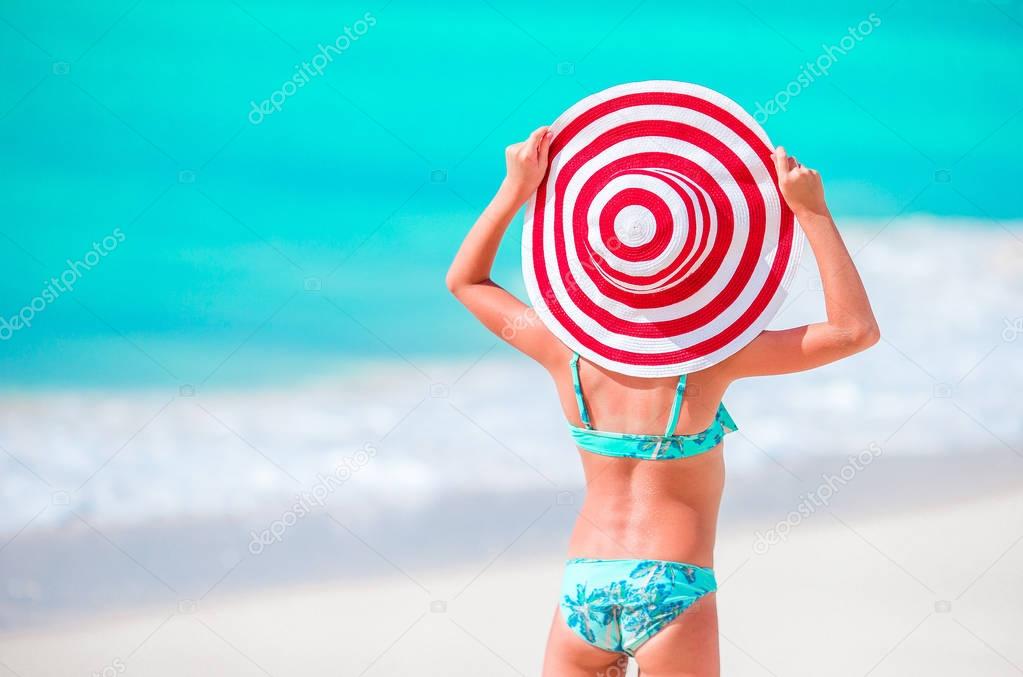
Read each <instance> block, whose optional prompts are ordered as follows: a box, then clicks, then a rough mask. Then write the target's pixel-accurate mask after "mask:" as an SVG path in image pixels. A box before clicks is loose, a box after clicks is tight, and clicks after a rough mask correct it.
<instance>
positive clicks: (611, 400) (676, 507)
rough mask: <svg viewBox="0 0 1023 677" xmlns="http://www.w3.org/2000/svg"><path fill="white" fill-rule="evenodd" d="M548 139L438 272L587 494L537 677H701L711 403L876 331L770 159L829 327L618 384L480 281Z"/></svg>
mask: <svg viewBox="0 0 1023 677" xmlns="http://www.w3.org/2000/svg"><path fill="white" fill-rule="evenodd" d="M551 138H552V135H551V133H550V132H549V131H548V129H547V128H546V127H541V128H539V129H537V130H536V131H535V132H533V133H532V134H531V135H530V136H529V138H528V139H526V140H525V141H523V142H522V143H517V144H514V145H512V146H509V147H508V148H507V150H506V152H505V156H506V161H507V176H506V177H505V179H504V181H503V182H502V184H501V187H500V189H499V190H498V191H497V194H496V196H495V197H494V199H493V200H492V201H491V202H490V204H489V205H488V206H487V208H486V209H485V210H484V211H483V214H482V215H481V216H480V217H479V219H478V220H477V221H476V224H475V225H474V226H473V227H472V230H470V231H469V234H468V235H467V236H466V238H465V241H464V242H463V243H462V246H461V248H460V249H459V251H458V254H457V255H456V256H455V260H454V261H453V262H452V264H451V268H450V270H449V271H448V274H447V285H448V289H450V290H451V293H452V294H454V295H455V296H456V297H457V298H458V300H459V301H461V302H462V303H463V304H464V305H465V307H466V308H468V309H469V311H470V312H472V314H473V315H475V316H476V317H477V319H479V321H480V322H482V323H483V324H484V325H485V326H486V327H487V328H488V329H490V330H491V331H492V332H494V333H495V334H497V335H498V336H500V337H501V338H502V339H504V340H506V341H507V342H508V343H510V344H511V345H512V346H514V347H515V348H516V349H518V350H520V351H522V352H523V353H525V354H526V355H528V356H529V357H531V358H533V359H534V360H536V361H537V362H539V363H540V364H542V365H543V366H544V367H545V368H546V369H547V371H548V372H549V373H550V375H551V378H552V379H553V380H554V384H555V387H556V388H557V392H558V395H559V398H560V400H561V406H562V409H563V410H564V415H565V417H566V418H567V419H568V421H569V423H570V431H571V433H572V437H573V439H574V441H575V442H576V445H577V447H578V448H579V454H580V457H581V458H582V464H583V471H584V474H585V478H586V485H587V496H586V499H585V501H584V503H583V506H582V509H581V510H580V513H579V519H578V521H577V522H576V525H575V528H574V530H573V533H572V537H571V540H570V543H569V553H568V554H569V557H570V558H571V559H570V560H569V561H568V565H567V567H566V570H565V576H564V586H563V590H562V592H563V595H562V599H561V602H560V604H559V605H558V608H557V609H556V610H555V614H554V622H553V624H552V625H551V630H550V635H549V639H548V643H547V652H546V656H545V659H544V672H543V674H544V675H547V676H551V677H584V676H588V677H596V676H597V675H608V674H615V673H614V672H613V669H614V668H615V667H616V666H618V669H619V670H620V671H621V672H619V673H618V674H624V670H622V666H623V665H624V656H634V657H635V659H636V660H637V662H638V663H639V668H640V672H641V673H642V675H643V677H667V676H669V675H670V676H672V677H675V676H678V675H691V676H694V677H697V676H698V677H713V676H716V675H718V674H719V657H718V630H717V608H716V604H715V595H714V591H715V590H716V583H715V580H714V573H713V565H714V539H715V531H716V528H717V516H718V507H719V504H720V501H721V493H722V489H723V486H724V460H723V458H722V438H723V436H724V435H725V434H726V433H728V432H731V431H732V430H735V429H736V424H735V423H734V422H733V421H732V419H731V417H730V416H729V414H728V412H727V410H726V409H725V408H724V406H723V405H722V404H721V399H722V396H723V395H724V393H725V391H726V390H727V388H728V386H729V385H730V384H731V383H732V382H733V381H735V380H737V379H740V378H747V377H750V376H766V375H769V374H786V373H791V372H796V371H803V370H806V369H812V368H814V367H819V366H821V365H825V364H828V363H829V362H834V361H836V360H839V359H841V358H843V357H847V356H849V355H852V354H854V353H857V352H859V351H861V350H864V349H866V348H868V347H870V346H872V345H874V344H875V343H876V342H877V341H878V339H879V338H880V334H879V333H878V328H877V323H876V322H875V320H874V315H873V312H872V311H871V308H870V302H869V301H868V299H867V294H866V292H865V291H864V289H863V284H862V283H861V281H860V278H859V275H858V273H857V271H856V267H855V265H854V264H853V261H852V258H851V257H850V256H849V252H848V251H847V250H846V247H845V244H844V243H843V242H842V238H841V236H840V235H839V233H838V229H837V228H836V226H835V222H834V221H833V220H832V218H831V214H830V213H829V211H828V206H827V204H826V203H825V200H824V188H823V185H822V183H821V178H820V176H819V175H818V173H817V172H816V171H815V170H813V169H810V168H808V167H803V166H802V165H800V164H799V162H797V161H796V159H795V158H794V157H789V156H788V155H787V154H786V152H785V149H784V148H782V147H780V146H779V147H778V148H777V149H776V151H775V152H774V154H773V156H772V157H773V159H774V163H775V168H776V170H777V173H778V183H779V186H780V188H781V193H782V196H783V197H784V199H785V201H786V202H787V203H788V206H789V207H790V208H791V209H792V211H793V212H794V213H795V216H796V218H797V219H798V221H799V223H800V224H801V225H802V227H803V230H804V231H805V233H806V237H807V240H808V241H809V244H810V247H811V248H812V250H813V253H814V256H815V257H816V259H817V264H818V267H819V269H820V274H821V281H822V284H823V289H824V301H825V308H826V310H827V320H826V321H824V322H818V323H816V324H810V325H806V326H803V327H795V328H792V329H784V330H780V331H764V332H762V333H761V334H759V335H758V336H757V337H756V338H755V339H754V340H753V341H752V342H750V343H749V344H748V345H746V346H745V347H744V348H742V349H741V350H739V351H738V352H737V353H735V354H734V355H732V356H731V357H729V358H727V359H725V360H724V361H722V362H720V363H718V364H715V365H714V366H712V367H709V368H707V369H704V370H702V371H698V372H694V373H691V374H688V375H687V376H686V377H685V378H675V377H670V378H652V379H648V378H639V377H633V376H625V375H622V374H618V373H615V372H611V371H608V370H606V369H604V368H602V367H599V366H597V365H595V364H592V363H590V362H586V361H583V360H580V359H579V356H578V355H575V354H573V353H572V351H571V350H570V349H569V348H568V347H566V346H565V345H564V344H562V343H561V342H560V341H559V340H558V339H557V338H556V337H555V336H554V335H553V334H552V333H551V332H550V331H549V330H548V329H547V328H546V327H545V326H544V325H543V324H542V323H541V322H540V321H539V320H538V319H537V317H536V314H535V313H534V312H533V311H532V309H531V308H529V307H527V306H526V305H525V304H524V303H523V302H522V301H520V300H519V299H517V298H515V297H514V296H512V295H511V294H509V293H508V292H507V291H505V290H504V289H503V288H501V287H500V286H498V285H497V284H496V283H494V282H493V281H492V280H491V279H490V272H491V267H492V265H493V262H494V256H495V254H496V253H497V248H498V245H499V244H500V242H501V238H502V237H503V236H504V233H505V230H506V229H507V228H508V224H509V223H510V222H511V220H512V218H513V217H514V216H515V214H516V213H517V212H518V210H519V208H520V207H522V205H523V204H524V203H525V202H526V201H527V200H528V199H529V197H530V195H532V194H533V192H534V191H535V190H536V189H537V187H538V186H539V184H540V182H541V180H542V179H543V177H544V175H545V173H546V171H547V156H548V150H549V148H550V144H551ZM506 327H514V328H515V331H514V332H508V331H507V330H505V331H503V332H502V330H503V329H505V328H506ZM662 430H663V431H664V433H663V434H661V433H660V431H662ZM611 431H615V432H611ZM609 671H612V672H609Z"/></svg>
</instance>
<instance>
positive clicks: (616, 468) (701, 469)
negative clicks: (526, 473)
mask: <svg viewBox="0 0 1023 677" xmlns="http://www.w3.org/2000/svg"><path fill="white" fill-rule="evenodd" d="M563 372H564V373H561V372H560V371H559V372H557V373H555V374H554V379H555V383H556V385H557V389H558V395H559V398H560V400H561V405H562V408H563V410H564V413H565V417H566V419H567V420H568V421H569V422H571V423H572V424H573V425H581V421H580V418H579V411H578V405H577V404H576V399H575V393H574V390H573V387H572V379H571V375H570V373H569V370H568V366H567V362H566V366H565V369H564V370H563ZM580 379H581V381H582V386H583V392H584V393H585V397H586V404H587V407H588V408H589V413H590V418H591V420H592V422H593V426H594V427H595V428H596V429H598V430H608V431H616V432H624V433H637V434H655V435H657V434H661V433H662V432H663V431H664V428H665V426H666V425H667V422H668V416H669V413H670V408H671V404H672V400H673V397H674V392H675V387H676V385H677V383H678V379H677V378H675V377H670V378H660V379H643V378H635V377H629V376H623V375H621V374H616V373H613V372H609V371H605V370H603V369H602V368H600V367H597V366H596V365H594V364H592V363H589V362H586V361H583V362H582V367H581V369H580ZM727 385H728V384H727V383H726V382H725V381H724V379H723V378H721V377H720V375H719V374H718V372H716V371H715V370H713V369H710V370H705V371H702V372H696V373H693V374H689V376H688V380H687V386H686V392H685V397H684V399H683V403H682V411H681V414H680V417H679V423H678V426H677V428H676V432H677V433H679V434H693V433H698V432H700V431H702V430H705V429H706V428H707V427H708V426H709V425H710V424H711V422H712V421H713V420H714V415H715V413H716V411H717V407H718V404H719V403H720V401H721V397H722V395H723V394H724V391H725V389H726V388H727ZM578 452H579V454H580V456H581V458H582V464H583V471H584V474H585V477H586V485H587V491H586V499H585V501H584V502H583V506H582V509H581V511H580V515H579V519H578V520H577V521H576V525H575V529H574V530H573V532H572V538H571V541H570V543H569V552H568V556H569V557H595V558H601V559H618V558H627V559H663V560H671V561H676V562H688V563H690V564H696V565H699V566H706V567H712V566H713V556H714V537H715V532H716V529H717V516H718V508H719V505H720V503H721V493H722V490H723V488H724V479H725V470H724V460H723V457H722V445H720V444H719V445H718V446H717V447H715V448H714V449H713V450H711V451H708V452H706V453H702V454H699V455H697V456H693V457H690V458H681V459H675V460H640V459H634V458H612V457H608V456H601V455H598V454H594V453H590V452H588V451H584V450H582V449H580V450H578Z"/></svg>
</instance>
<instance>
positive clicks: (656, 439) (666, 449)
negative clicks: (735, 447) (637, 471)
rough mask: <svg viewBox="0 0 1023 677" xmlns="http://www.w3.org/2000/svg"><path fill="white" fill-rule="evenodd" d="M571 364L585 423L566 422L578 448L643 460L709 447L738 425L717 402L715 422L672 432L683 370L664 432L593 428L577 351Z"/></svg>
mask: <svg viewBox="0 0 1023 677" xmlns="http://www.w3.org/2000/svg"><path fill="white" fill-rule="evenodd" d="M570 364H571V366H572V385H573V386H575V399H576V402H578V403H579V418H580V419H581V420H582V422H583V426H585V427H583V428H580V427H578V426H574V425H572V424H571V423H569V424H568V428H569V431H570V432H571V434H572V438H573V439H574V440H575V443H576V446H578V447H579V448H580V449H585V450H586V451H590V452H593V453H594V454H601V455H603V456H617V457H620V458H640V459H646V460H665V459H672V458H685V457H687V456H695V455H697V454H702V453H704V452H707V451H710V450H711V449H713V448H714V447H716V446H717V445H718V444H720V443H721V440H722V439H723V438H724V436H725V435H726V434H728V433H730V432H734V431H736V430H738V429H739V427H738V426H737V425H735V421H733V420H732V417H731V416H730V415H729V414H728V410H727V409H725V405H724V404H719V405H718V411H717V414H716V415H715V416H714V422H713V423H711V424H710V427H709V428H707V429H706V430H704V431H703V432H701V433H696V434H695V435H676V434H674V431H675V425H676V424H677V423H678V414H679V411H680V410H681V409H682V397H683V395H684V393H685V390H686V375H685V374H682V375H681V376H679V378H678V387H677V388H675V401H674V402H673V403H672V405H671V417H670V418H669V419H668V427H667V429H665V431H664V434H663V435H633V434H629V433H616V432H608V431H604V430H594V429H593V426H592V425H591V424H590V416H589V414H588V413H587V411H586V402H585V401H584V400H583V389H582V386H581V385H580V383H579V355H578V353H573V354H572V361H571V362H570Z"/></svg>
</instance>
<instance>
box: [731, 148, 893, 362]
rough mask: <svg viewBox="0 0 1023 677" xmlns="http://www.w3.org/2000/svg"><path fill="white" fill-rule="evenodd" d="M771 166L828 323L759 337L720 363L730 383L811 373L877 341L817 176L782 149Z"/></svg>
mask: <svg viewBox="0 0 1023 677" xmlns="http://www.w3.org/2000/svg"><path fill="white" fill-rule="evenodd" d="M774 162H775V168H776V169H777V171H778V185H779V187H780V188H781V193H782V196H783V197H784V198H785V202H786V203H787V204H788V205H789V207H790V208H791V209H792V211H793V212H794V213H795V215H796V219H798V221H799V223H800V225H801V226H802V227H803V231H804V232H805V233H806V239H807V241H808V242H809V243H810V248H811V249H812V250H813V254H814V257H816V259H817V267H818V269H819V270H820V275H821V284H822V287H823V289H824V307H825V309H826V311H827V320H826V321H824V322H818V323H816V324H809V325H806V326H803V327H793V328H792V329H783V330H780V331H764V332H761V334H760V335H759V336H757V338H755V339H753V341H752V342H751V343H750V344H749V345H747V346H746V347H745V348H743V349H742V350H740V351H739V352H737V353H736V354H735V355H733V356H732V357H730V358H728V359H727V360H725V361H724V362H722V363H721V368H722V369H723V370H724V371H725V372H727V375H728V376H729V377H730V378H733V379H734V378H743V377H746V376H765V375H768V374H788V373H791V372H795V371H804V370H806V369H813V368H814V367H819V366H822V365H825V364H828V363H830V362H835V361H836V360H840V359H842V358H843V357H848V356H850V355H853V354H855V353H858V352H860V351H862V350H866V349H867V348H869V347H870V346H872V345H874V344H875V343H877V342H878V340H880V338H881V334H880V331H879V330H878V327H877V321H876V320H875V319H874V313H873V311H872V310H871V308H870V300H869V299H868V298H867V292H866V290H865V289H864V288H863V282H862V281H861V280H860V276H859V273H857V272H856V266H855V264H854V263H853V260H852V257H851V256H849V251H848V250H847V249H846V247H845V243H844V242H842V236H841V235H840V234H839V233H838V228H837V226H835V222H834V220H833V219H832V218H831V213H830V212H829V211H828V206H827V204H826V203H825V201H824V186H823V184H822V182H821V178H820V175H819V174H818V173H817V172H816V171H815V170H813V169H810V168H808V167H803V166H801V165H800V164H799V163H798V162H797V161H796V159H795V158H791V157H789V156H788V155H787V154H786V152H785V149H784V148H782V147H781V146H779V147H778V149H777V150H776V151H775V153H774Z"/></svg>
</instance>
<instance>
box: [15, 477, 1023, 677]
mask: <svg viewBox="0 0 1023 677" xmlns="http://www.w3.org/2000/svg"><path fill="white" fill-rule="evenodd" d="M845 520H849V522H851V523H852V524H845V523H844V522H845ZM842 522H843V523H839V522H838V521H836V520H833V519H830V518H822V519H820V520H818V521H816V522H814V523H812V524H811V525H809V526H808V527H807V528H806V529H800V530H798V531H797V532H794V533H793V535H792V537H791V538H790V539H789V540H787V541H786V542H785V543H784V544H781V545H779V546H777V548H776V549H772V550H771V551H770V552H769V553H766V554H764V555H761V556H755V555H753V554H751V553H750V549H749V543H748V538H747V537H748V533H746V532H745V531H744V530H742V529H741V528H736V527H737V525H733V526H732V527H730V528H727V529H725V530H724V531H723V532H722V534H721V539H720V541H719V545H718V571H719V574H720V589H719V592H718V602H719V609H720V618H721V636H722V642H721V651H722V668H723V674H744V675H756V676H759V675H768V674H810V673H812V672H813V670H819V669H820V666H822V665H835V664H841V665H846V666H847V667H848V668H849V670H850V674H863V673H865V672H867V671H871V670H873V669H875V668H877V672H875V673H874V674H880V675H896V674H923V673H925V672H926V673H928V674H966V673H970V674H986V675H1002V674H1012V669H1011V667H1010V665H1009V662H1016V663H1019V661H1020V660H1023V652H1021V650H1020V649H1019V647H1018V643H1016V642H1015V641H1014V635H1013V634H1012V633H1013V630H1012V628H1013V627H1017V626H1018V622H1019V620H1020V611H1019V609H1020V608H1021V607H1020V605H1019V604H1018V603H1017V602H1019V601H1021V600H1023V586H1021V585H1020V583H1019V580H1018V577H1017V576H1016V575H1015V572H1016V571H1018V567H1019V566H1020V565H1021V564H1023V548H1018V549H1017V548H1014V547H1013V541H1014V540H1015V539H1018V534H1014V533H1010V532H1012V531H1013V529H1014V528H1015V527H1016V526H1018V524H1019V523H1021V522H1023V493H1021V492H1020V491H1019V490H1017V491H1015V492H1012V493H1007V492H1001V493H997V494H993V495H987V496H984V495H975V496H974V497H973V498H972V499H962V498H960V499H957V500H956V501H950V502H948V503H947V504H946V505H944V506H943V507H942V508H940V509H921V510H907V511H898V512H890V513H889V514H887V515H884V516H877V515H875V516H874V517H871V518H864V517H862V516H858V517H855V518H854V517H851V516H849V515H843V516H842ZM977 525H982V527H980V528H978V527H977ZM1009 527H1012V528H1009ZM935 535H941V538H938V539H935V538H933V536H935ZM935 555H938V556H939V557H937V558H936V557H935ZM561 564H562V563H561V561H560V558H558V557H555V556H553V555H543V554H538V553H530V552H528V550H527V551H520V550H519V549H518V548H513V549H512V550H510V551H509V552H507V553H505V554H504V555H503V556H501V557H499V558H498V559H497V560H495V561H493V562H490V563H489V564H486V565H480V564H479V563H477V564H475V565H470V564H468V563H465V562H462V563H460V564H459V565H457V566H453V567H448V568H447V569H445V570H442V571H436V572H433V574H431V575H430V576H429V578H428V580H427V585H428V588H429V589H428V590H420V589H417V588H416V586H415V585H414V584H413V583H411V582H409V581H408V580H404V579H403V578H402V577H401V576H400V575H398V574H395V575H391V576H385V577H381V578H375V579H367V580H348V581H333V582H307V583H301V584H293V585H288V586H281V587H277V588H270V589H261V590H248V591H236V592H228V591H218V592H217V593H216V594H213V595H211V596H210V597H209V598H208V599H205V600H203V601H200V602H199V603H198V604H194V605H191V606H175V607H168V606H167V605H153V606H149V607H145V608H136V609H133V610H131V611H125V612H121V613H116V614H103V615H101V616H94V617H91V618H89V619H88V622H86V623H79V624H70V623H69V624H64V625H62V626H60V627H48V628H33V629H30V630H24V631H21V632H18V633H5V634H2V635H0V649H3V654H4V662H5V664H6V665H8V666H10V667H11V669H13V670H15V671H17V673H19V674H33V675H38V676H39V677H46V676H48V675H58V674H68V673H70V672H72V671H85V672H89V671H95V670H97V669H101V667H102V666H104V665H111V664H114V663H113V661H121V663H122V664H124V665H125V666H126V667H127V669H128V670H129V671H132V672H138V673H140V674H147V675H151V676H152V677H163V676H164V675H167V676H170V675H176V674H181V673H182V672H196V671H199V670H200V667H201V668H204V669H213V668H215V669H216V673H217V674H222V675H226V676H231V677H233V676H236V675H237V676H239V677H240V676H242V675H250V674H253V675H254V674H263V673H268V674H272V675H274V677H282V676H283V675H290V674H296V675H297V674H309V673H310V672H312V671H314V670H316V671H322V670H324V669H333V668H337V667H338V666H347V667H348V668H349V669H348V670H347V671H345V674H361V673H360V671H362V672H366V673H367V674H410V673H411V672H412V671H413V670H419V671H421V672H424V673H426V674H440V673H441V672H443V674H448V675H454V676H460V675H466V676H468V675H478V674H505V673H507V674H513V673H519V674H536V672H537V670H538V668H539V664H540V660H541V657H542V651H543V647H544V643H545V637H546V632H547V628H548V625H549V622H550V614H551V610H552V607H553V606H554V603H555V601H556V599H557V594H558V587H559V582H560V575H561ZM416 573H417V574H418V572H416ZM779 605H782V606H784V607H785V608H788V609H790V610H792V611H793V613H790V614H786V615H784V616H783V617H781V616H779V615H778V613H777V609H778V608H779ZM497 609H499V610H500V613H495V610H497ZM796 610H798V611H799V612H798V613H795V611H796ZM960 626H961V627H960ZM962 628H967V629H968V632H964V630H963V629H962ZM950 633H955V634H950ZM971 634H972V635H974V639H973V640H970V639H969V638H970V635H971ZM977 638H980V641H977ZM797 647H799V648H800V650H798V651H796V650H794V649H795V648H797ZM879 666H883V667H879ZM923 666H928V667H927V669H926V670H924V668H923ZM971 671H972V672H971Z"/></svg>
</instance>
